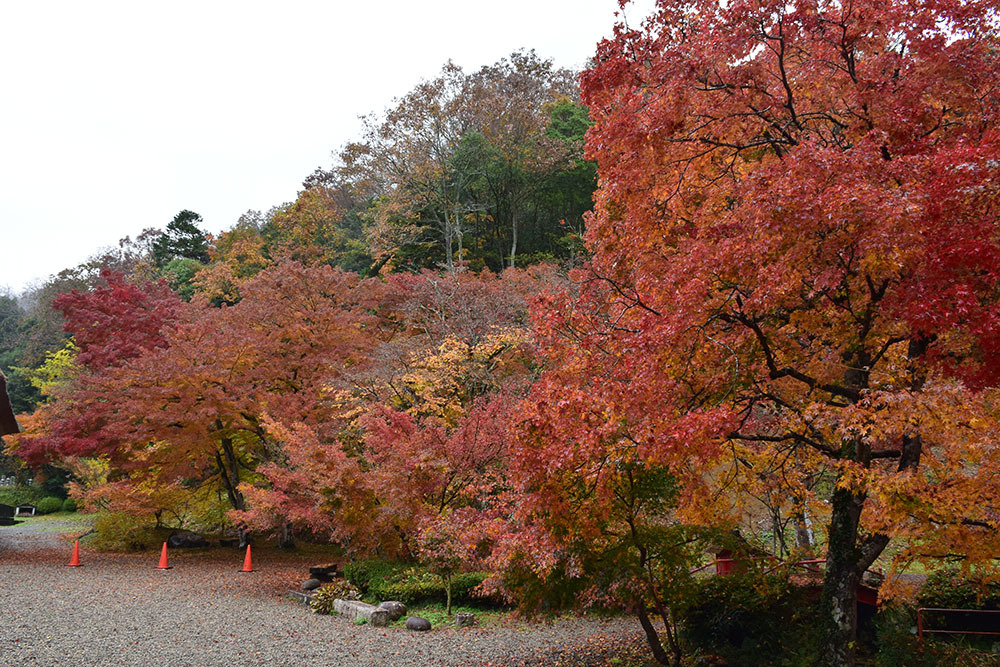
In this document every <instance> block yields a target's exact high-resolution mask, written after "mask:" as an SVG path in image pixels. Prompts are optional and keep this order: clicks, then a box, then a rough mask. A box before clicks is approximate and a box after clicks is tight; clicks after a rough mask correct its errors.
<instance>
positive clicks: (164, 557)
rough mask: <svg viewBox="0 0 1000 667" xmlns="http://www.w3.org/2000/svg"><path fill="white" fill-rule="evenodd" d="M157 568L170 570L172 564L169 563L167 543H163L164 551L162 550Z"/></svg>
mask: <svg viewBox="0 0 1000 667" xmlns="http://www.w3.org/2000/svg"><path fill="white" fill-rule="evenodd" d="M156 569H157V570H169V569H170V566H169V565H167V543H166V542H164V543H163V551H161V552H160V564H159V565H157V566H156Z"/></svg>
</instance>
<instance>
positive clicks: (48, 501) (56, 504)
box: [35, 496, 63, 514]
mask: <svg viewBox="0 0 1000 667" xmlns="http://www.w3.org/2000/svg"><path fill="white" fill-rule="evenodd" d="M62 506H63V501H62V498H56V497H55V496H45V497H44V498H42V499H41V500H39V501H38V505H36V506H35V509H36V510H37V511H38V513H39V514H52V513H53V512H58V511H59V510H61V509H62Z"/></svg>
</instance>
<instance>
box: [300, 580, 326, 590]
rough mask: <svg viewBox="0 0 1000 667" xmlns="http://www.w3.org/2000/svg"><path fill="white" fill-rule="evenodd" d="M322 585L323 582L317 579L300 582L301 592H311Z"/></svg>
mask: <svg viewBox="0 0 1000 667" xmlns="http://www.w3.org/2000/svg"><path fill="white" fill-rule="evenodd" d="M322 585H323V582H322V581H320V580H319V579H306V580H305V581H303V582H302V590H304V591H313V590H316V589H317V588H319V587H320V586H322Z"/></svg>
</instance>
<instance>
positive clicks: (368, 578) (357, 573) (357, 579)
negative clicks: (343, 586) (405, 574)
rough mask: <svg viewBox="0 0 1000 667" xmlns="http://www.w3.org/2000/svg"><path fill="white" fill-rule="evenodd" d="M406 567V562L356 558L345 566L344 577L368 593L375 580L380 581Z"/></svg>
mask: <svg viewBox="0 0 1000 667" xmlns="http://www.w3.org/2000/svg"><path fill="white" fill-rule="evenodd" d="M404 569H406V565H405V564H404V563H394V562H392V561H386V560H356V561H352V562H350V563H348V564H347V565H345V566H344V577H346V578H347V579H348V581H350V582H351V583H352V584H354V585H355V586H357V587H358V588H360V589H361V592H362V593H367V592H368V589H369V587H370V586H371V583H372V582H373V581H375V582H378V581H381V580H383V579H386V578H388V577H391V576H393V575H395V574H396V573H397V572H400V571H402V570H404Z"/></svg>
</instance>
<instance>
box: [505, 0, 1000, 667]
mask: <svg viewBox="0 0 1000 667" xmlns="http://www.w3.org/2000/svg"><path fill="white" fill-rule="evenodd" d="M997 8H998V3H997V2H995V1H992V0H987V1H975V0H974V1H969V2H964V1H963V2H959V1H958V0H937V1H933V2H925V1H922V0H918V1H916V2H902V1H899V2H895V1H891V2H886V1H884V0H878V1H876V0H855V1H852V2H824V1H818V0H812V1H806V2H796V3H788V2H785V1H783V0H733V1H731V2H726V3H718V2H715V1H712V0H694V1H688V0H684V1H683V2H682V1H674V0H662V1H661V2H659V3H658V5H657V12H656V14H655V15H654V16H653V17H652V18H651V20H650V21H649V22H648V23H647V24H646V25H644V26H643V27H642V28H640V29H629V28H627V27H625V26H619V27H618V29H617V31H616V34H615V36H614V37H613V38H612V39H610V40H607V41H605V42H603V43H602V44H601V45H600V47H599V50H598V54H597V57H596V64H595V65H594V67H593V68H592V69H591V70H590V71H588V72H586V73H585V74H584V77H583V90H584V98H585V102H586V103H587V104H588V105H590V108H591V114H592V117H593V120H594V121H595V125H594V127H593V128H592V129H591V130H590V133H589V134H588V142H587V150H588V155H589V157H590V158H591V159H594V160H596V161H597V163H598V167H599V180H600V185H599V191H598V193H597V195H596V208H595V211H594V214H593V216H592V217H591V218H590V220H589V222H588V231H587V239H586V240H587V243H588V247H589V248H590V249H591V250H592V252H593V253H594V258H593V264H592V266H591V267H590V269H589V270H588V271H586V272H581V273H579V274H578V275H577V276H576V278H577V279H578V280H579V281H580V283H581V292H582V293H581V295H580V297H579V298H570V297H567V296H558V295H555V296H549V297H547V298H545V299H544V300H543V301H542V303H541V305H540V308H539V309H538V324H539V327H540V331H541V334H542V335H543V336H544V339H545V345H546V352H547V354H548V357H549V359H550V360H551V362H552V364H553V366H554V368H553V370H551V371H549V372H548V373H546V375H545V376H544V377H543V379H542V380H541V382H540V383H539V384H538V385H537V386H536V387H535V389H534V391H533V399H534V400H533V402H532V407H533V409H532V411H531V414H530V416H529V417H528V419H527V420H526V423H525V429H524V436H523V437H522V438H521V440H520V446H519V449H518V452H517V454H516V460H518V461H519V467H518V470H519V472H520V474H521V475H523V487H524V488H525V489H526V490H527V491H531V493H530V495H529V497H530V498H532V499H533V501H532V502H531V503H528V504H526V505H525V506H524V516H525V519H526V520H527V521H535V522H541V523H542V524H543V525H547V526H549V528H550V531H549V532H550V534H551V535H552V536H553V537H552V538H551V539H554V540H555V541H556V542H557V543H560V544H567V543H568V541H569V540H571V539H572V536H574V535H580V534H587V532H588V531H595V530H596V527H597V526H598V525H599V524H598V523H595V522H598V521H604V520H606V519H607V517H608V516H609V513H610V512H611V509H610V508H612V507H613V504H614V500H615V498H614V494H613V492H612V490H613V488H614V485H613V484H612V480H614V479H615V476H616V474H618V473H619V472H620V471H621V470H622V469H623V468H622V465H623V464H624V463H629V464H641V465H648V466H666V467H668V468H669V469H670V470H672V471H673V474H674V475H676V476H677V477H678V478H679V479H681V480H682V481H683V482H684V490H683V491H682V493H681V501H682V502H681V511H682V513H683V514H684V515H685V516H687V517H688V518H689V519H690V520H695V521H701V522H713V521H715V522H718V521H719V520H720V519H723V520H729V521H733V520H738V519H739V516H740V514H739V512H740V509H741V508H740V507H722V506H720V505H719V504H718V503H715V504H713V505H708V504H706V502H707V499H709V498H718V497H719V496H716V495H712V494H706V493H702V491H704V490H710V489H712V488H716V489H717V488H719V487H720V486H721V487H724V488H725V489H734V488H738V487H739V486H740V485H741V484H743V483H745V484H747V485H755V484H758V485H759V484H761V483H767V484H769V485H772V486H773V487H774V488H780V489H782V491H783V494H784V497H785V498H787V499H788V505H790V504H791V503H792V501H793V500H794V499H797V500H795V502H796V504H797V505H798V507H797V508H792V507H789V506H788V505H786V506H785V507H784V508H783V509H784V511H786V512H787V511H800V512H801V511H802V508H803V507H804V506H807V505H808V504H809V502H811V500H814V501H817V502H815V503H814V504H813V506H812V507H813V509H812V511H813V512H822V513H824V516H825V517H826V518H827V520H828V526H827V531H826V533H827V536H826V540H827V541H828V559H829V560H828V566H827V581H826V593H825V598H824V599H825V600H826V604H827V605H828V610H830V616H831V617H832V618H835V619H837V620H836V621H835V622H834V623H833V626H835V627H832V629H830V634H829V635H828V639H829V641H828V644H829V648H830V654H829V655H830V657H829V660H830V661H831V662H833V663H838V664H839V663H847V662H849V661H850V657H849V656H848V655H847V653H845V652H849V651H850V650H851V649H850V648H849V647H850V645H851V638H852V634H853V632H854V625H853V624H854V618H855V616H854V613H855V612H854V598H853V595H854V593H853V591H854V586H855V584H856V582H857V581H858V578H859V577H860V575H861V573H862V572H863V571H864V570H865V569H866V568H867V567H868V566H870V565H871V564H872V563H873V562H874V561H875V559H876V558H877V557H878V556H879V555H880V554H881V553H882V551H883V550H884V548H885V547H886V545H887V544H888V542H889V540H890V538H892V537H896V536H898V537H905V538H907V541H906V542H905V544H907V545H909V546H910V550H908V551H904V557H906V556H917V555H934V556H944V555H946V554H952V553H958V554H963V555H965V556H967V557H968V558H970V559H975V560H978V561H982V560H983V559H985V558H986V557H988V556H989V555H990V554H996V553H997V551H998V548H1000V541H998V538H997V535H998V533H997V530H996V529H997V526H998V524H997V522H998V519H1000V495H998V492H1000V489H998V484H1000V470H998V467H1000V460H998V459H1000V457H998V452H997V446H996V444H995V443H996V442H997V437H996V436H997V432H998V430H997V422H996V409H995V400H996V391H995V389H993V387H994V386H995V384H996V382H997V380H998V378H1000V308H998V302H997V294H998V287H1000V273H998V272H1000V226H998V222H1000V221H998V213H1000V209H998V202H1000V196H998V195H1000V191H998V188H1000V186H998V184H1000V125H998V120H1000V118H998V113H1000V95H997V90H998V84H1000V66H998V62H997V53H998V50H997V48H998V39H997V37H998V31H997ZM819 479H822V480H828V481H829V482H831V484H826V485H818V484H817V483H816V480H819ZM560 480H563V481H564V482H565V483H562V482H560ZM568 480H576V481H577V482H586V483H587V484H588V485H590V486H592V487H593V488H594V494H593V496H591V498H590V500H589V501H588V504H587V505H586V509H582V508H581V507H579V506H573V505H571V504H570V503H569V502H568V500H567V498H568V496H567V494H566V493H564V490H565V489H566V488H567V484H568V483H569V481H568ZM831 486H832V488H834V489H835V490H834V491H833V492H832V493H827V494H825V495H823V496H817V493H816V492H815V489H817V488H827V489H829V488H831ZM744 488H746V487H744ZM817 508H819V509H817ZM567 530H568V531H569V532H568V533H567ZM559 535H563V536H566V537H563V538H558V537H556V536H559ZM540 549H541V550H544V551H545V553H546V554H552V553H556V552H555V551H553V545H552V544H551V543H547V544H545V545H544V546H541V547H540Z"/></svg>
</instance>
